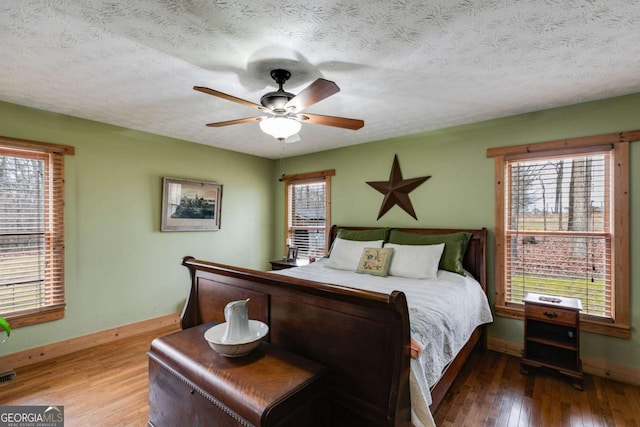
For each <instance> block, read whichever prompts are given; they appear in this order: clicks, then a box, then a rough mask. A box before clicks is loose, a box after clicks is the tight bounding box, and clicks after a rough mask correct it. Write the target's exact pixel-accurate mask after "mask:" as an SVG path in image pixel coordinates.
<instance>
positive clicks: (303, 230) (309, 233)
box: [287, 180, 327, 258]
mask: <svg viewBox="0 0 640 427" xmlns="http://www.w3.org/2000/svg"><path fill="white" fill-rule="evenodd" d="M288 194H289V203H288V206H289V213H288V218H289V224H288V238H287V245H289V246H293V247H296V248H298V257H300V258H308V257H310V256H315V257H319V256H323V255H324V248H325V238H326V236H325V230H326V220H327V218H326V203H327V201H326V199H327V194H326V183H325V181H324V180H323V181H322V182H317V181H316V182H300V183H291V184H289V189H288Z"/></svg>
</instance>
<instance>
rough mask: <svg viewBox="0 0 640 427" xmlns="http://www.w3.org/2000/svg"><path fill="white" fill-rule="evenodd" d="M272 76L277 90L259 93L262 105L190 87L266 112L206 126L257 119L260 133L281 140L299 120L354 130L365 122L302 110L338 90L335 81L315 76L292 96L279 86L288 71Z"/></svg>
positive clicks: (295, 130) (297, 126)
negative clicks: (303, 111)
mask: <svg viewBox="0 0 640 427" xmlns="http://www.w3.org/2000/svg"><path fill="white" fill-rule="evenodd" d="M271 77H272V78H273V80H275V82H276V83H277V84H278V86H279V87H278V90H276V91H273V92H268V93H265V94H264V95H262V98H260V104H261V105H258V104H255V103H253V102H251V101H246V100H244V99H241V98H237V97H235V96H232V95H228V94H226V93H222V92H219V91H217V90H213V89H209V88H207V87H203V86H194V87H193V89H194V90H197V91H199V92H203V93H207V94H209V95H213V96H217V97H219V98H223V99H226V100H228V101H232V102H236V103H238V104H241V105H244V106H247V107H250V108H256V109H258V110H260V111H262V112H264V113H266V114H267V115H263V116H256V117H246V118H244V119H236V120H227V121H224V122H215V123H207V126H209V127H222V126H229V125H237V124H240V123H249V122H255V121H258V122H259V123H260V128H261V129H262V131H263V132H265V133H267V134H269V135H271V136H273V137H274V138H276V139H278V140H280V141H284V140H285V139H286V138H288V137H290V136H292V135H295V134H297V133H298V131H299V130H300V128H301V127H302V123H313V124H317V125H325V126H334V127H339V128H344V129H351V130H357V129H360V128H361V127H363V126H364V121H363V120H359V119H348V118H345V117H335V116H322V115H319V114H307V113H304V114H302V113H301V112H302V110H304V109H305V108H307V107H310V106H312V105H313V104H316V103H318V102H320V101H322V100H323V99H326V98H328V97H330V96H331V95H333V94H335V93H337V92H339V91H340V88H339V87H338V85H336V84H335V83H334V82H332V81H329V80H325V79H317V80H316V81H314V82H313V83H311V84H310V85H309V86H307V87H306V89H304V90H303V91H302V92H300V93H299V94H298V95H294V94H292V93H289V92H286V91H285V90H284V89H283V87H282V86H283V85H284V83H285V82H286V81H287V80H289V78H290V77H291V73H290V72H289V71H287V70H282V69H277V70H272V71H271Z"/></svg>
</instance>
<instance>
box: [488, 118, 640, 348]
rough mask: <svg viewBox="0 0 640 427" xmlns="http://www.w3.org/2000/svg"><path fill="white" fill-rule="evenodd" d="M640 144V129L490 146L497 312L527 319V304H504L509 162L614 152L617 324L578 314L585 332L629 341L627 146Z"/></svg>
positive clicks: (612, 173)
mask: <svg viewBox="0 0 640 427" xmlns="http://www.w3.org/2000/svg"><path fill="white" fill-rule="evenodd" d="M638 140H640V131H638V130H636V131H630V132H620V133H611V134H604V135H595V136H588V137H579V138H572V139H563V140H556V141H546V142H539V143H532V144H524V145H517V146H510V147H499V148H490V149H488V150H487V157H489V158H491V157H493V158H494V174H495V182H494V190H495V212H494V214H495V216H494V219H495V254H494V258H495V259H494V262H495V270H494V274H495V296H496V297H495V314H496V315H498V316H503V317H511V318H516V319H523V318H524V304H517V303H512V302H506V301H505V299H506V281H505V272H506V253H505V249H506V231H505V227H504V221H505V210H504V209H505V191H508V190H507V189H506V188H505V185H504V184H505V183H506V182H508V180H506V179H505V178H506V176H505V173H506V169H507V168H506V161H507V160H514V159H519V160H524V159H526V160H533V159H536V158H543V157H551V156H557V155H572V154H576V155H577V154H581V153H586V154H588V153H591V152H598V151H606V150H610V155H611V157H612V165H613V169H612V171H611V179H612V187H613V189H612V191H611V196H612V200H613V207H612V211H611V213H612V215H613V224H614V229H613V230H611V235H612V241H613V248H612V249H613V258H612V260H611V271H612V273H613V280H612V288H613V289H612V295H613V299H614V303H613V322H611V320H610V319H604V318H603V319H599V318H594V317H593V316H588V315H585V314H581V315H580V324H581V328H582V330H584V331H587V332H594V333H598V334H603V335H610V336H615V337H618V338H625V339H628V338H630V336H631V325H630V310H631V307H630V299H629V296H630V295H629V292H630V283H629V280H630V270H629V248H630V247H629V244H630V235H629V232H630V230H629V203H630V202H629V143H630V142H631V141H638Z"/></svg>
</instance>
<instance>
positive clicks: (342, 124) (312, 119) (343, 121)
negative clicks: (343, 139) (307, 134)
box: [301, 113, 364, 130]
mask: <svg viewBox="0 0 640 427" xmlns="http://www.w3.org/2000/svg"><path fill="white" fill-rule="evenodd" d="M301 116H304V117H306V118H307V120H303V123H313V124H316V125H325V126H334V127H337V128H344V129H351V130H358V129H360V128H361V127H363V126H364V120H360V119H347V118H345V117H335V116H321V115H319V114H306V113H305V114H301Z"/></svg>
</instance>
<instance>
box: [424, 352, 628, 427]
mask: <svg viewBox="0 0 640 427" xmlns="http://www.w3.org/2000/svg"><path fill="white" fill-rule="evenodd" d="M486 361H489V363H485V362H486ZM501 363H504V366H505V368H504V369H502V368H501V367H500V366H501ZM519 366H520V360H519V359H518V358H516V357H513V356H509V355H506V354H502V353H497V352H492V351H486V352H480V351H477V352H474V354H473V355H472V356H471V358H470V359H469V361H468V362H467V364H466V365H465V366H464V368H463V369H462V371H461V372H460V375H459V376H458V378H457V379H456V380H455V382H454V383H453V385H452V387H451V390H450V392H449V393H448V394H447V395H446V396H445V398H444V400H443V401H442V403H441V405H440V407H439V408H438V409H437V410H436V411H435V413H434V419H435V421H436V424H437V425H438V426H439V427H442V426H450V425H456V426H469V427H484V426H492V427H504V426H529V427H540V426H544V427H546V426H553V427H555V426H562V427H564V426H571V427H627V426H635V427H640V387H637V386H632V385H628V384H622V383H619V382H616V381H612V380H610V379H607V378H600V377H594V376H591V375H585V382H584V383H585V390H584V391H579V390H576V389H574V388H573V386H572V383H571V381H570V380H569V379H568V378H566V377H563V376H561V375H559V374H557V373H556V372H554V371H550V370H545V369H539V370H536V369H532V370H530V373H529V375H523V374H521V373H520V370H519ZM500 371H501V375H502V378H501V380H500V381H494V380H493V379H494V377H493V376H492V375H497V374H498V373H499V372H500ZM476 386H477V387H476ZM469 394H471V396H466V397H465V395H469ZM474 394H482V396H484V397H483V398H478V397H476V396H473V395H474ZM488 396H491V397H490V398H489V397H488ZM465 400H466V401H472V402H473V401H483V402H484V404H488V405H490V409H485V408H483V409H481V410H480V412H481V413H486V414H488V415H487V416H486V417H485V418H484V421H483V419H482V417H474V416H473V415H471V414H468V413H465V412H466V410H467V408H463V407H461V405H460V402H462V401H465ZM456 407H457V408H456ZM456 411H457V412H458V416H455V414H456ZM461 413H463V414H461ZM454 417H455V418H454ZM452 419H455V420H456V424H452V423H451V422H450V420H452Z"/></svg>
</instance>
